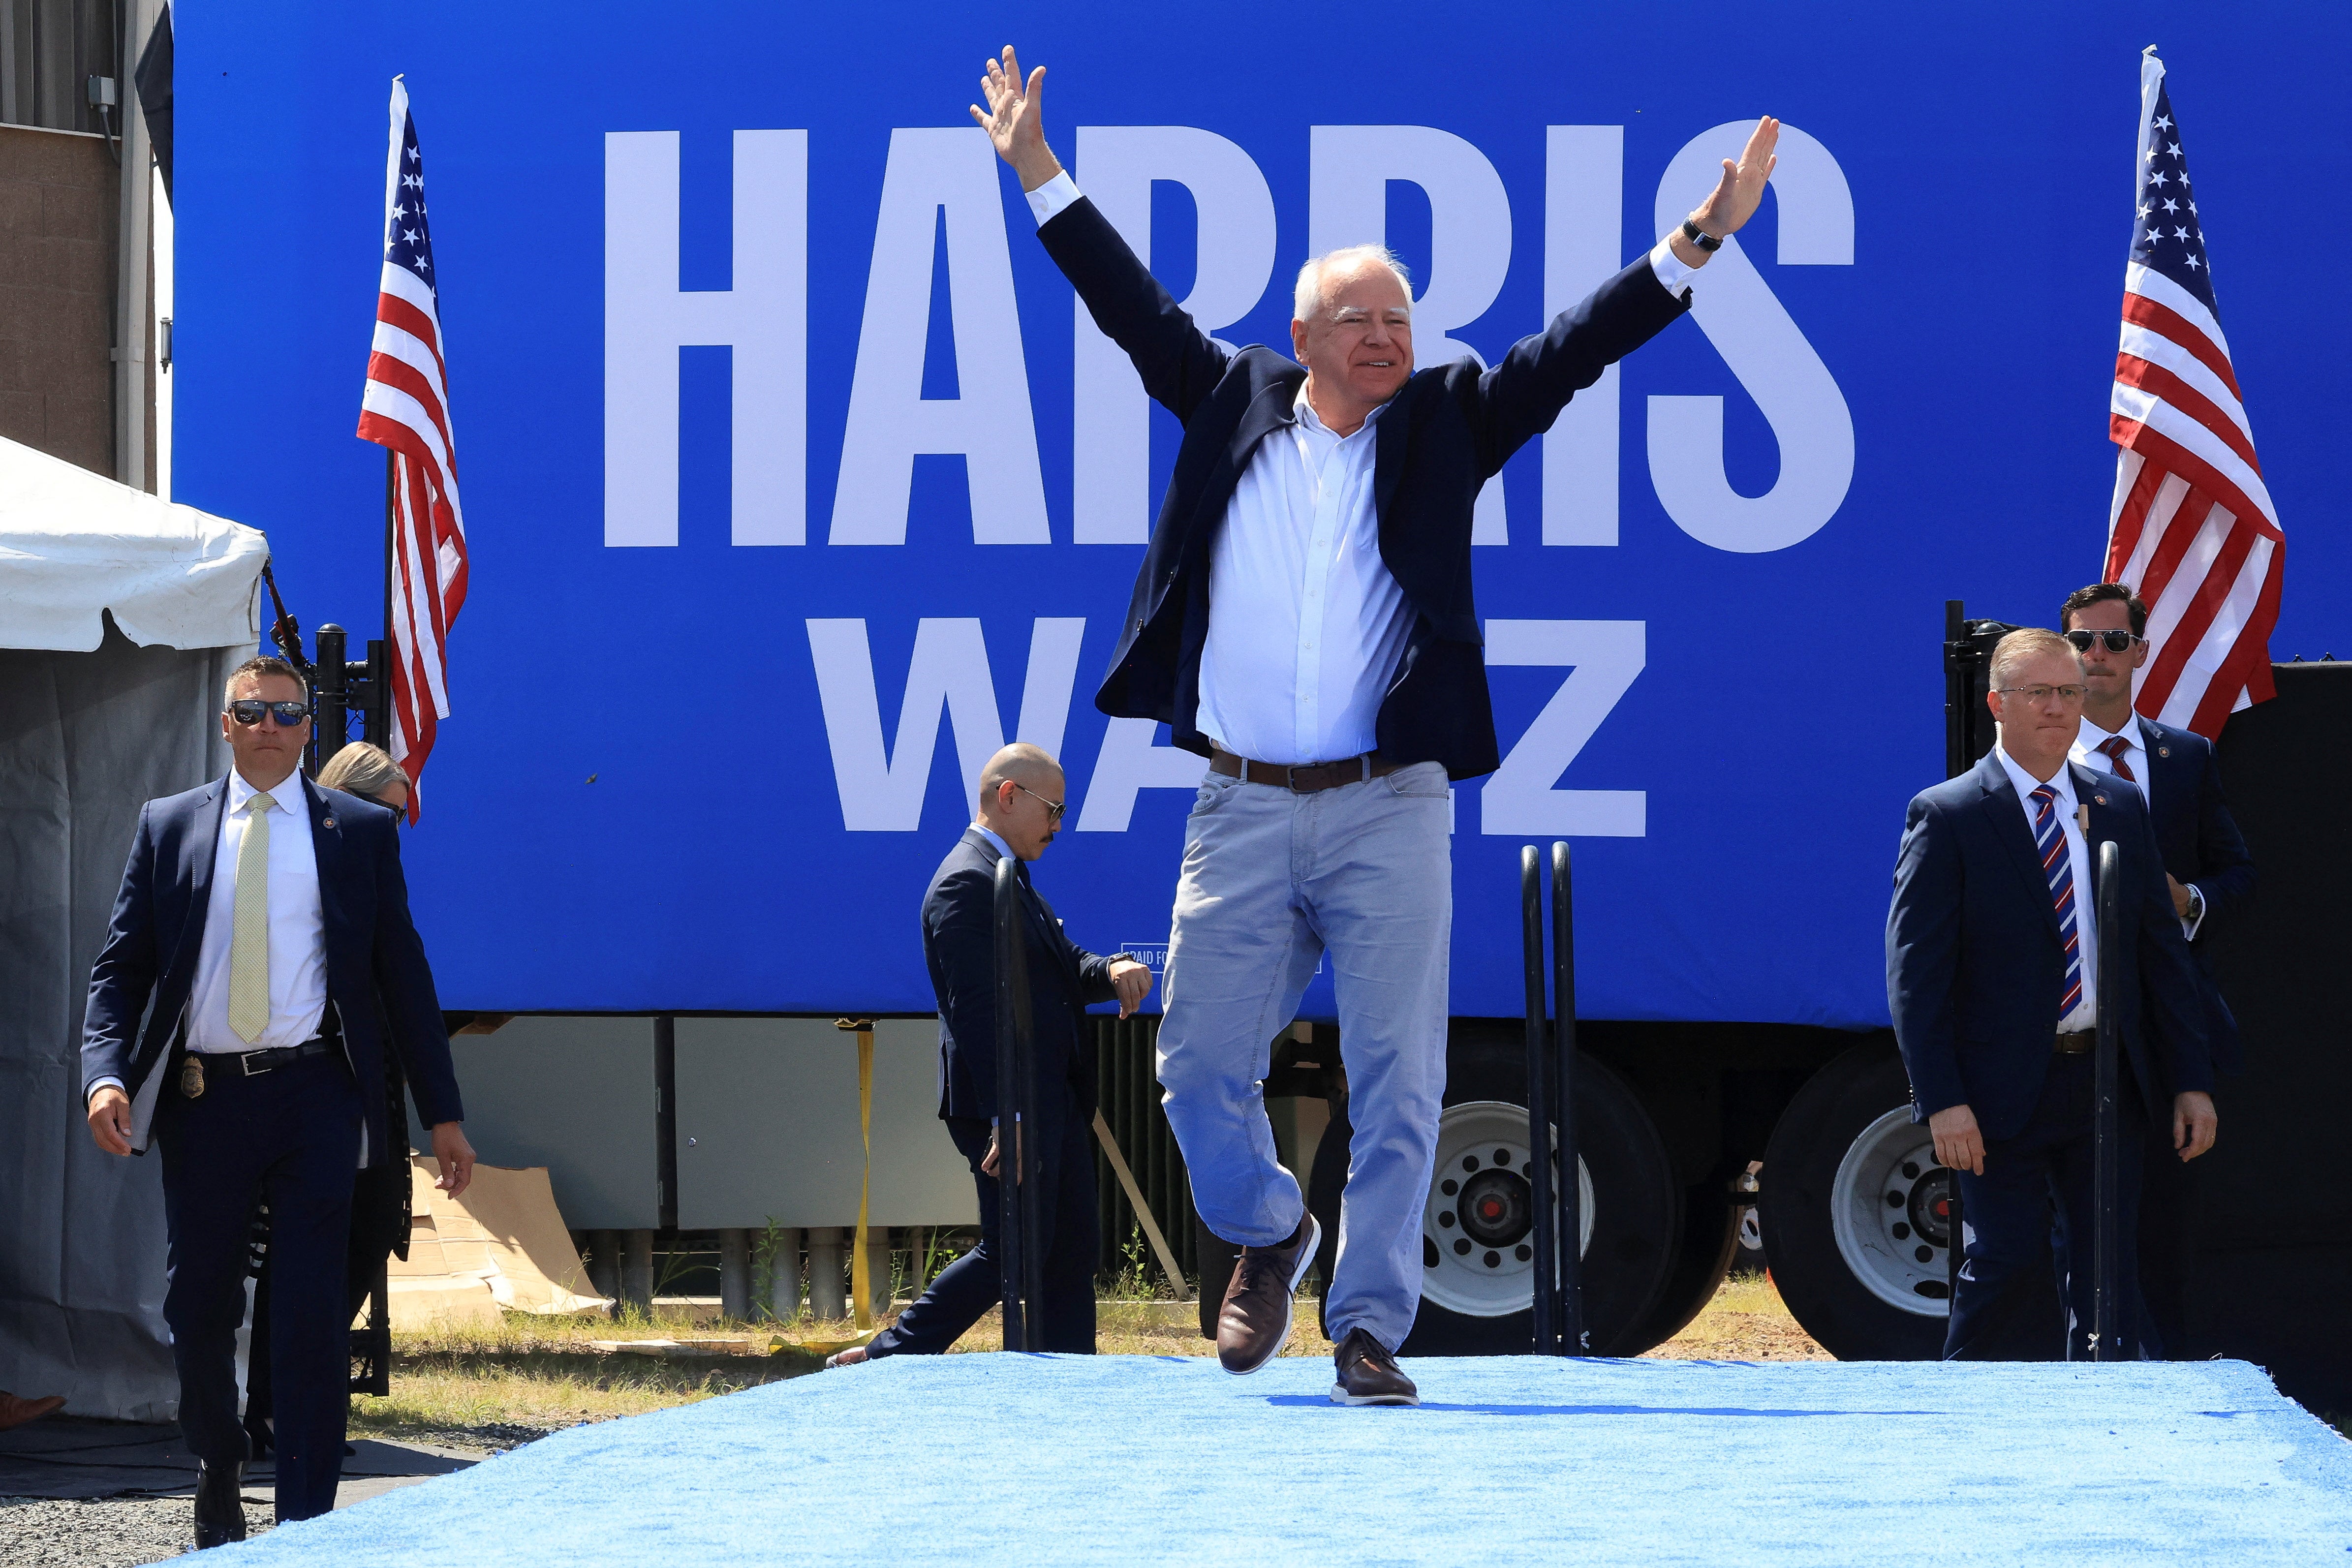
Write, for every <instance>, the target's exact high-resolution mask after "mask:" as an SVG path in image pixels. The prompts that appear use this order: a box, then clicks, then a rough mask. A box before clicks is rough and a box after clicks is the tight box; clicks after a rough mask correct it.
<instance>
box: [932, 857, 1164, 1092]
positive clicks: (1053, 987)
mask: <svg viewBox="0 0 2352 1568" xmlns="http://www.w3.org/2000/svg"><path fill="white" fill-rule="evenodd" d="M996 860H997V854H996V846H995V845H994V844H992V843H990V842H989V841H988V840H987V839H986V838H984V837H982V835H981V833H980V831H979V830H977V829H974V828H966V829H965V830H964V834H963V837H962V838H961V839H960V840H958V841H956V847H955V848H954V849H952V850H950V851H949V852H948V858H947V859H945V860H943V861H941V862H940V869H939V873H938V874H937V875H935V876H934V877H932V879H931V886H930V891H929V893H926V894H924V895H923V962H924V963H925V964H926V965H927V966H929V968H930V971H931V991H932V994H933V995H935V996H936V997H938V998H939V1003H940V1116H941V1117H942V1118H945V1117H949V1116H976V1117H982V1118H988V1117H993V1116H994V1115H995V1114H996ZM1023 908H1024V911H1025V912H1026V915H1027V925H1028V930H1027V940H1028V952H1027V955H1026V956H1027V957H1028V960H1029V1019H1030V1024H1029V1028H1030V1034H1031V1037H1032V1039H1033V1040H1034V1046H1035V1051H1036V1055H1035V1059H1034V1060H1035V1063H1036V1071H1037V1077H1036V1082H1037V1085H1038V1090H1039V1092H1040V1093H1041V1094H1042V1095H1043V1096H1044V1097H1045V1102H1046V1103H1044V1104H1041V1105H1039V1106H1038V1107H1037V1112H1038V1114H1039V1115H1040V1116H1041V1117H1050V1116H1054V1115H1056V1114H1057V1113H1059V1110H1060V1105H1059V1103H1058V1099H1057V1097H1055V1095H1053V1094H1052V1092H1051V1086H1052V1085H1054V1084H1055V1083H1058V1082H1064V1081H1067V1082H1068V1083H1069V1085H1070V1087H1071V1089H1072V1090H1073V1091H1075V1092H1076V1095H1077V1098H1078V1104H1079V1107H1080V1108H1081V1109H1082V1110H1084V1111H1086V1112H1088V1113H1091V1112H1092V1111H1093V1110H1094V1108H1095V1053H1094V1051H1093V1050H1092V1049H1091V1048H1090V1046H1089V1045H1088V1044H1087V1039H1086V1035H1085V1032H1084V1030H1085V1023H1084V1019H1085V1018H1086V1010H1087V1004H1088V1003H1090V1002H1108V1001H1111V1000H1114V999H1115V998H1117V997H1118V991H1117V989H1116V988H1114V987H1113V986H1112V985H1111V983H1110V962H1111V961H1110V958H1108V957H1105V956H1099V955H1097V954H1093V953H1089V952H1087V950H1086V949H1085V948H1083V947H1080V946H1076V944H1075V943H1073V942H1072V941H1071V940H1070V938H1069V936H1067V935H1066V933H1065V932H1064V931H1063V930H1062V923H1061V921H1060V920H1058V919H1056V918H1055V915H1054V910H1053V906H1052V905H1050V904H1047V903H1046V902H1045V897H1044V895H1043V894H1039V893H1038V892H1037V890H1036V888H1035V886H1034V884H1032V885H1031V886H1030V887H1029V889H1028V891H1027V894H1026V896H1025V897H1024V899H1023Z"/></svg>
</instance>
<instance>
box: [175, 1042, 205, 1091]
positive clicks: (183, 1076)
mask: <svg viewBox="0 0 2352 1568" xmlns="http://www.w3.org/2000/svg"><path fill="white" fill-rule="evenodd" d="M180 1092H181V1093H182V1094H184V1095H185V1096H187V1097H188V1098H189V1099H191V1100H194V1099H197V1098H199V1097H201V1096H202V1095H203V1093H204V1092H205V1061H204V1058H202V1057H200V1056H198V1055H197V1054H196V1053H195V1052H194V1051H190V1052H188V1054H187V1056H186V1058H185V1059H184V1060H183V1061H181V1063H180Z"/></svg>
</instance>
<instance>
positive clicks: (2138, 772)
mask: <svg viewBox="0 0 2352 1568" xmlns="http://www.w3.org/2000/svg"><path fill="white" fill-rule="evenodd" d="M2122 735H2123V741H2124V765H2125V766H2126V767H2127V768H2130V769H2131V775H2132V776H2131V779H2130V780H2129V782H2130V783H2132V784H2134V785H2136V786H2137V788H2138V789H2139V798H2140V799H2141V800H2146V801H2147V804H2148V810H2150V811H2151V812H2153V811H2154V810H2156V796H2155V794H2154V792H2153V786H2154V784H2155V779H2154V778H2153V777H2152V771H2153V770H2152V769H2150V768H2149V767H2148V764H2147V734H2146V732H2144V731H2143V730H2142V729H2141V728H2140V727H2139V720H2138V719H2137V717H2135V718H2133V719H2132V720H2131V721H2130V722H2129V723H2128V724H2126V725H2125V726H2124V727H2123V731H2122ZM2115 738H2116V731H2114V730H2110V729H2104V728H2101V727H2099V726H2098V725H2095V724H2094V723H2092V722H2091V721H2090V720H2089V719H2087V718H2086V719H2084V721H2083V727H2082V728H2081V730H2079V731H2078V732H2076V734H2075V737H2074V750H2073V751H2071V752H2069V753H2068V754H2067V755H2068V756H2069V757H2071V758H2073V759H2074V761H2076V762H2079V763H2081V764H2082V765H2083V766H2084V767H2085V768H2096V769H2098V770H2099V771H2100V772H2102V773H2105V774H2106V775H2107V776H2108V777H2109V778H2111V779H2112V778H2116V777H2118V775H2117V774H2116V765H2115V762H2114V760H2113V759H2112V758H2109V757H2108V756H2107V755H2106V754H2105V752H2103V751H2101V750H2100V749H2099V747H2102V746H2105V744H2106V743H2107V742H2108V741H2110V740H2113V739H2115ZM2194 907H2195V909H2196V911H2197V918H2196V919H2194V920H2184V921H2182V922H2181V923H2180V935H2181V936H2184V937H2187V938H2188V939H2189V940H2190V941H2195V940H2196V937H2197V928H2198V927H2199V926H2200V925H2204V924H2205V904H2204V894H2198V902H2197V904H2195V905H2194Z"/></svg>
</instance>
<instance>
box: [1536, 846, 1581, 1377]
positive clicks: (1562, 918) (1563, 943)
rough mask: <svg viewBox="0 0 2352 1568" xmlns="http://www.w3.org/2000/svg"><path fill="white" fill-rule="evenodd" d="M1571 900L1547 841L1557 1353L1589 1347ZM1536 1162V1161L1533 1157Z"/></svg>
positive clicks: (1561, 862)
mask: <svg viewBox="0 0 2352 1568" xmlns="http://www.w3.org/2000/svg"><path fill="white" fill-rule="evenodd" d="M1575 912H1576V901H1575V898H1574V896H1573V894H1572V893H1571V890H1570V884H1569V873H1568V845H1567V844H1566V843H1565V842H1563V841H1558V840H1555V841H1553V843H1552V846H1551V1005H1552V1017H1553V1018H1554V1019H1558V1020H1559V1021H1558V1022H1557V1023H1555V1024H1554V1025H1553V1027H1552V1125H1553V1126H1554V1127H1555V1128H1556V1129H1558V1134H1557V1136H1558V1139H1559V1143H1558V1148H1559V1181H1558V1186H1559V1202H1558V1207H1557V1210H1556V1212H1557V1213H1558V1215H1559V1219H1558V1221H1557V1223H1556V1225H1555V1227H1554V1235H1555V1239H1554V1243H1553V1245H1554V1247H1555V1249H1556V1253H1557V1256H1558V1257H1559V1311H1558V1313H1557V1321H1558V1322H1559V1339H1560V1352H1559V1354H1562V1355H1581V1354H1584V1353H1585V1352H1586V1351H1587V1350H1589V1349H1591V1344H1590V1343H1588V1342H1587V1340H1586V1339H1585V1334H1584V1259H1583V1252H1584V1208H1583V1200H1584V1193H1583V1190H1582V1186H1581V1170H1582V1167H1581V1166H1579V1164H1578V1163H1577V1154H1576V913H1575ZM1540 1164H1541V1162H1540V1161H1538V1165H1540Z"/></svg>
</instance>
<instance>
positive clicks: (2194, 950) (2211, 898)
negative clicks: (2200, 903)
mask: <svg viewBox="0 0 2352 1568" xmlns="http://www.w3.org/2000/svg"><path fill="white" fill-rule="evenodd" d="M2138 722H2139V733H2140V744H2141V745H2143V746H2145V747H2147V771H2148V784H2149V788H2148V793H2149V796H2150V800H2149V804H2148V810H2149V812H2150V814H2152V815H2153V816H2154V817H2155V819H2156V841H2157V845H2158V848H2159V849H2161V850H2162V851H2163V852H2164V869H2165V870H2166V871H2167V872H2169V873H2171V874H2172V875H2173V876H2174V877H2176V878H2178V879H2179V881H2181V882H2183V883H2187V884H2188V885H2189V886H2190V887H2193V888H2195V889H2196V890H2197V891H2198V892H2199V893H2200V894H2202V895H2203V896H2204V899H2205V915H2206V918H2207V919H2209V920H2210V919H2211V918H2212V917H2213V916H2214V915H2217V914H2219V913H2221V911H2222V910H2225V909H2227V908H2229V907H2230V906H2231V905H2232V904H2239V903H2242V901H2243V900H2244V899H2245V897H2246V895H2247V894H2250V893H2252V891H2253V886H2254V857H2253V856H2252V855H2250V854H2248V853H2247V852H2246V841H2245V839H2244V838H2243V837H2242V836H2241V835H2240V833H2239V832H2238V823H2237V821H2236V819H2235V818H2233V817H2231V815H2230V803H2229V801H2228V800H2225V799H2223V798H2222V795H2221V760H2220V758H2218V757H2217V756H2216V755H2215V752H2214V747H2213V743H2212V742H2211V741H2210V740H2208V739H2206V738H2205V737H2203V736H2201V735H2199V734H2198V733H2197V732H2196V731H2195V730H2189V729H2174V728H2173V727H2170V726H2169V725H2162V724H2158V723H2157V722H2156V721H2155V720H2154V719H2149V718H2143V719H2140V720H2139V721H2138ZM2211 930H2212V927H2211V926H2210V925H2200V926H2199V927H2198V928H2197V939H2196V940H2195V941H2193V942H2191V943H2189V953H2190V955H2191V956H2193V957H2195V958H2196V960H2197V966H2198V969H2199V971H2200V973H2201V974H2202V975H2203V977H2204V979H2205V986H2204V991H2205V1035H2206V1040H2207V1042H2208V1044H2209V1045H2210V1047H2211V1050H2212V1053H2213V1066H2214V1068H2215V1069H2216V1070H2217V1071H2222V1072H2229V1073H2235V1072H2239V1071H2242V1070H2243V1069H2244V1066H2245V1048H2244V1046H2243V1045H2242V1043H2241V1042H2240V1041H2239V1039H2238V1020H2237V1019H2236V1018H2235V1017H2233V1016H2232V1015H2231V1011H2230V1004H2229V1003H2228V1002H2226V1001H2223V1000H2222V999H2221V989H2220V988H2219V987H2217V986H2215V985H2214V984H2213V955H2212V944H2210V942H2208V941H2207V940H2206V939H2205V938H2206V936H2207V934H2208V933H2209V932H2210V931H2211Z"/></svg>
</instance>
